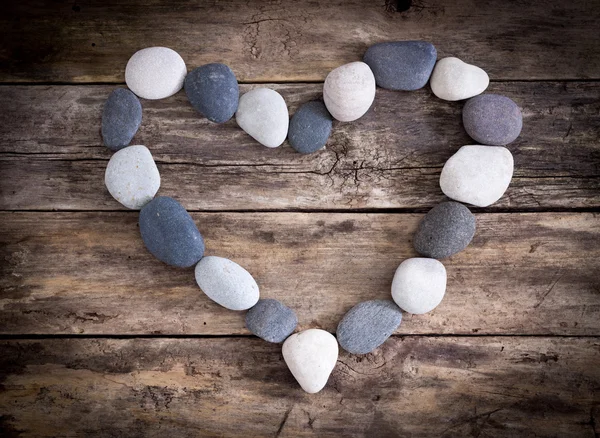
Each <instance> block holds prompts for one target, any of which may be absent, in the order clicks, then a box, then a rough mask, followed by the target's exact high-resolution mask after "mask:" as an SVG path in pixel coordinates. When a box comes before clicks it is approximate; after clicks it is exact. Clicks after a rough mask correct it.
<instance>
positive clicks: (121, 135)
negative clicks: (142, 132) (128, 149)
mask: <svg viewBox="0 0 600 438" xmlns="http://www.w3.org/2000/svg"><path fill="white" fill-rule="evenodd" d="M141 124H142V104H141V103H140V100H139V99H138V98H137V96H136V95H135V94H133V93H132V92H131V91H129V90H127V89H125V88H117V89H116V90H114V91H113V92H112V93H110V96H108V99H107V100H106V103H105V104H104V110H103V111H102V140H103V141H104V146H106V147H107V148H109V149H111V150H113V151H118V150H120V149H123V148H124V147H125V146H127V145H128V144H129V143H130V142H131V139H132V138H133V136H134V135H135V133H136V132H137V130H138V129H139V127H140V125H141Z"/></svg>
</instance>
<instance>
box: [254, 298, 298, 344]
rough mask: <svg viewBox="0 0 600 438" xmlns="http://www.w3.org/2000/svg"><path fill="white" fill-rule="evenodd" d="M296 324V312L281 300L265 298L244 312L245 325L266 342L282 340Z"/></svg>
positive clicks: (292, 330) (290, 332) (291, 331)
mask: <svg viewBox="0 0 600 438" xmlns="http://www.w3.org/2000/svg"><path fill="white" fill-rule="evenodd" d="M297 325H298V318H297V317H296V313H295V312H294V311H293V310H292V309H290V308H289V307H287V306H286V305H285V304H283V303H282V302H281V301H278V300H274V299H272V298H267V299H264V300H258V303H256V305H255V306H254V307H252V308H251V309H250V310H248V313H246V327H247V328H248V330H250V331H251V332H252V333H254V334H255V335H256V336H258V337H259V338H261V339H264V340H265V341H267V342H283V341H285V339H286V338H287V337H288V336H289V335H291V334H292V333H293V332H294V330H295V329H296V326H297Z"/></svg>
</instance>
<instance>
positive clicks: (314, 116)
mask: <svg viewBox="0 0 600 438" xmlns="http://www.w3.org/2000/svg"><path fill="white" fill-rule="evenodd" d="M332 124H333V118H332V117H331V114H329V111H327V107H326V106H325V104H324V103H323V102H321V101H319V100H313V101H311V102H306V103H305V104H303V105H302V106H301V107H300V108H298V110H297V111H296V112H295V113H294V115H293V116H292V120H291V121H290V127H289V130H288V141H289V142H290V145H291V146H292V147H293V148H294V149H296V151H298V152H300V153H301V154H311V153H313V152H316V151H318V150H319V149H321V148H322V147H323V146H325V143H327V139H328V138H329V135H330V134H331V126H332Z"/></svg>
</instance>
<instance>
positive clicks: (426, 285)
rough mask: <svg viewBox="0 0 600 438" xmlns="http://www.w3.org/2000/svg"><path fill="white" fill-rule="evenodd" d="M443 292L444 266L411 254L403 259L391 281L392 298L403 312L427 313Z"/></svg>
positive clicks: (439, 299) (436, 261)
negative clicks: (412, 256) (408, 257)
mask: <svg viewBox="0 0 600 438" xmlns="http://www.w3.org/2000/svg"><path fill="white" fill-rule="evenodd" d="M445 293H446V268H445V267H444V265H443V264H442V263H441V262H440V261H438V260H435V259H428V258H422V257H415V258H411V259H407V260H404V261H403V262H402V263H400V266H398V269H396V273H395V274H394V280H393V281H392V298H393V299H394V302H395V303H396V304H397V305H398V306H399V307H400V308H401V309H402V310H404V311H406V312H409V313H414V314H423V313H427V312H431V311H432V310H433V309H435V308H436V307H437V306H438V304H440V303H441V302H442V298H444V294H445Z"/></svg>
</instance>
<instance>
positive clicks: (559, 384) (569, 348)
mask: <svg viewBox="0 0 600 438" xmlns="http://www.w3.org/2000/svg"><path fill="white" fill-rule="evenodd" d="M280 348H281V347H280V346H279V345H275V344H269V343H266V342H262V341H260V340H258V339H135V340H106V339H61V340H50V339H47V340H27V341H2V342H1V343H0V364H1V366H0V376H1V377H2V389H1V391H2V392H0V411H1V412H2V415H3V416H2V422H1V423H0V432H1V433H2V435H3V436H19V434H22V436H102V437H109V436H110V437H112V436H114V437H117V436H118V437H134V436H135V437H139V436H144V437H164V436H174V437H180V436H228V437H229V436H231V437H237V436H239V437H248V436H276V437H298V436H319V437H323V436H327V437H338V436H356V437H359V436H364V437H383V438H385V437H398V436H412V437H465V436H472V437H482V438H483V437H498V436H503V437H516V436H518V437H526V436H527V437H529V436H532V437H533V436H536V437H595V436H598V433H600V428H599V424H600V391H598V387H600V367H598V363H599V362H600V339H599V338H579V339H577V338H554V339H552V338H530V337H509V338H506V337H471V338H465V337H444V338H435V337H434V338H429V337H393V338H391V339H389V340H388V341H387V342H386V343H385V344H384V345H383V346H382V347H381V348H379V349H377V350H376V351H375V352H374V353H372V354H369V355H367V356H361V357H358V356H352V355H348V354H346V353H344V352H342V353H341V355H340V357H339V359H338V363H337V366H336V368H335V369H334V371H333V374H332V376H331V377H330V380H329V382H328V384H327V386H326V387H325V389H324V390H323V391H322V392H321V393H319V394H316V395H310V394H306V393H304V392H303V391H302V390H301V389H300V388H299V386H298V384H297V383H296V382H295V380H294V378H293V377H292V375H291V374H290V372H289V371H288V369H287V367H286V365H285V363H284V361H283V359H282V357H281V353H280Z"/></svg>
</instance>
